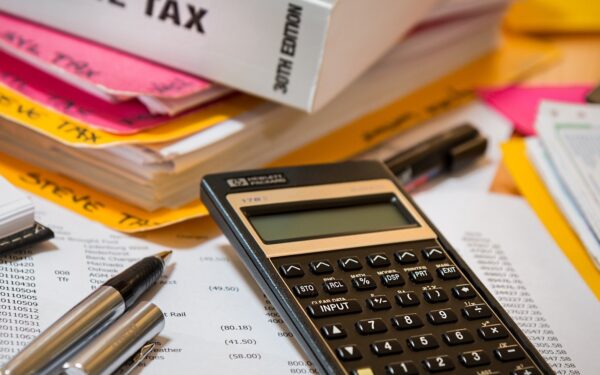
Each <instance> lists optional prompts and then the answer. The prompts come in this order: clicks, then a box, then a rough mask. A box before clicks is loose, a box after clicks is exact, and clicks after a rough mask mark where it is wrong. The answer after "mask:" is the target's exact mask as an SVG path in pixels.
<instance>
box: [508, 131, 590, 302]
mask: <svg viewBox="0 0 600 375" xmlns="http://www.w3.org/2000/svg"><path fill="white" fill-rule="evenodd" d="M502 155H503V160H504V164H505V165H506V167H507V168H508V171H509V173H510V174H511V176H512V177H513V179H514V181H515V183H516V184H517V187H518V188H519V190H520V192H521V194H522V195H523V197H524V198H525V199H526V200H527V202H528V203H529V205H530V206H531V208H532V209H533V210H534V211H535V212H536V214H537V215H538V217H539V218H540V220H541V221H542V223H543V224H544V226H545V227H546V229H547V230H548V232H549V233H550V235H552V237H553V238H554V240H555V241H556V243H557V244H558V246H559V247H560V248H561V249H562V251H563V253H564V254H565V255H566V256H567V258H569V260H570V261H571V263H572V264H573V266H574V267H575V269H577V272H579V274H580V275H581V277H582V278H583V280H584V281H585V282H586V283H587V285H588V286H589V287H590V289H591V290H592V291H593V292H594V294H595V295H596V297H597V298H598V299H599V300H600V272H599V271H598V270H597V269H596V267H595V266H594V263H593V261H592V259H590V257H589V256H588V253H587V251H586V250H585V247H584V246H583V244H582V243H581V241H580V240H579V237H577V234H576V233H575V232H574V231H573V229H572V228H571V226H570V225H569V222H568V221H567V220H566V219H565V217H564V216H563V215H562V213H561V211H560V209H559V208H558V206H557V205H556V203H555V202H554V200H553V199H552V196H551V195H550V193H549V192H548V189H546V186H545V185H544V182H543V181H542V179H541V178H540V177H539V176H538V174H537V172H536V170H535V168H534V166H533V165H532V164H531V162H530V161H529V159H528V158H527V152H526V149H525V141H524V140H523V139H520V138H515V139H512V140H510V141H509V142H507V143H505V144H503V145H502Z"/></svg>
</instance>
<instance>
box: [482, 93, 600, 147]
mask: <svg viewBox="0 0 600 375" xmlns="http://www.w3.org/2000/svg"><path fill="white" fill-rule="evenodd" d="M591 89H592V86H587V85H581V86H536V87H521V86H511V87H504V88H483V89H480V90H478V93H479V95H480V96H481V98H482V99H483V100H484V101H485V102H486V103H487V104H489V105H490V106H492V107H494V108H495V109H496V110H498V111H499V112H500V113H502V114H503V115H505V116H506V117H507V118H508V119H510V120H511V121H512V122H513V124H514V125H515V130H516V131H517V132H519V133H521V134H523V135H534V134H535V117H536V115H537V111H538V107H539V105H540V102H541V101H542V100H555V101H561V102H567V103H583V102H584V101H585V96H586V95H587V94H588V93H589V92H590V90H591Z"/></svg>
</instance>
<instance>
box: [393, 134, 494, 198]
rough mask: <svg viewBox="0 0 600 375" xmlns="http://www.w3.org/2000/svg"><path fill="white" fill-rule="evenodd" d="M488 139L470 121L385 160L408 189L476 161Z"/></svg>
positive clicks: (413, 188) (485, 146)
mask: <svg viewBox="0 0 600 375" xmlns="http://www.w3.org/2000/svg"><path fill="white" fill-rule="evenodd" d="M486 148H487V139H486V138H485V137H483V136H481V134H479V131H478V130H477V129H476V128H475V127H474V126H473V125H470V124H464V125H460V126H457V127H455V128H452V129H450V130H447V131H445V132H443V133H440V134H437V135H435V136H433V137H431V138H428V139H427V140H425V141H423V142H421V143H418V144H417V145H415V146H413V147H411V148H409V149H407V150H405V151H402V152H400V153H398V154H396V155H394V156H392V157H391V158H389V159H387V160H386V161H385V164H386V165H387V166H388V168H389V169H390V170H391V171H392V172H393V173H394V174H395V175H396V176H397V177H398V179H399V180H400V182H401V183H402V185H403V186H404V188H405V189H406V190H407V191H413V190H415V189H416V188H417V187H419V186H421V185H423V184H424V183H426V182H428V181H430V180H431V179H433V178H435V177H437V176H439V175H440V174H442V173H446V172H451V171H455V170H458V169H461V168H463V167H465V166H466V165H468V164H470V163H472V162H473V161H475V160H477V159H478V158H479V157H480V156H482V155H483V154H484V153H485V150H486Z"/></svg>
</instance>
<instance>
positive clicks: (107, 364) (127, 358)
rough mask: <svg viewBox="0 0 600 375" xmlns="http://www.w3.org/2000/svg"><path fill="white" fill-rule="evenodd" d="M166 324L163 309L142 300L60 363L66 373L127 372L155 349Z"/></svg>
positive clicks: (97, 374)
mask: <svg viewBox="0 0 600 375" xmlns="http://www.w3.org/2000/svg"><path fill="white" fill-rule="evenodd" d="M164 326H165V318H164V315H163V313H162V311H161V310H160V309H159V308H158V307H157V306H156V305H154V304H153V303H150V302H146V301H142V302H140V303H138V304H137V305H136V306H135V307H133V308H132V309H131V310H129V311H127V312H126V313H125V314H124V315H123V316H122V317H120V318H119V319H117V321H115V322H114V323H113V324H111V325H110V327H108V328H107V329H106V330H104V331H103V332H102V333H101V334H99V335H98V336H96V337H95V338H94V339H93V340H92V341H91V342H90V343H89V344H87V345H86V346H85V347H84V348H83V349H81V350H80V351H78V352H77V354H75V355H74V356H73V357H71V358H69V360H68V361H67V362H65V364H64V365H63V366H62V371H63V373H64V374H66V375H109V374H118V375H126V374H129V373H130V372H131V371H133V369H135V367H136V366H137V365H138V364H140V363H141V362H142V361H143V360H144V358H146V356H147V355H148V354H149V353H150V352H151V351H152V350H153V349H154V346H155V344H154V343H153V342H150V340H152V339H153V338H155V337H156V336H158V334H159V333H160V332H161V331H162V329H163V327H164Z"/></svg>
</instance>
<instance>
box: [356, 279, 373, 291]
mask: <svg viewBox="0 0 600 375" xmlns="http://www.w3.org/2000/svg"><path fill="white" fill-rule="evenodd" d="M352 285H353V286H354V289H356V290H371V289H375V288H377V284H375V280H373V278H372V277H371V276H358V277H355V278H353V279H352Z"/></svg>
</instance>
